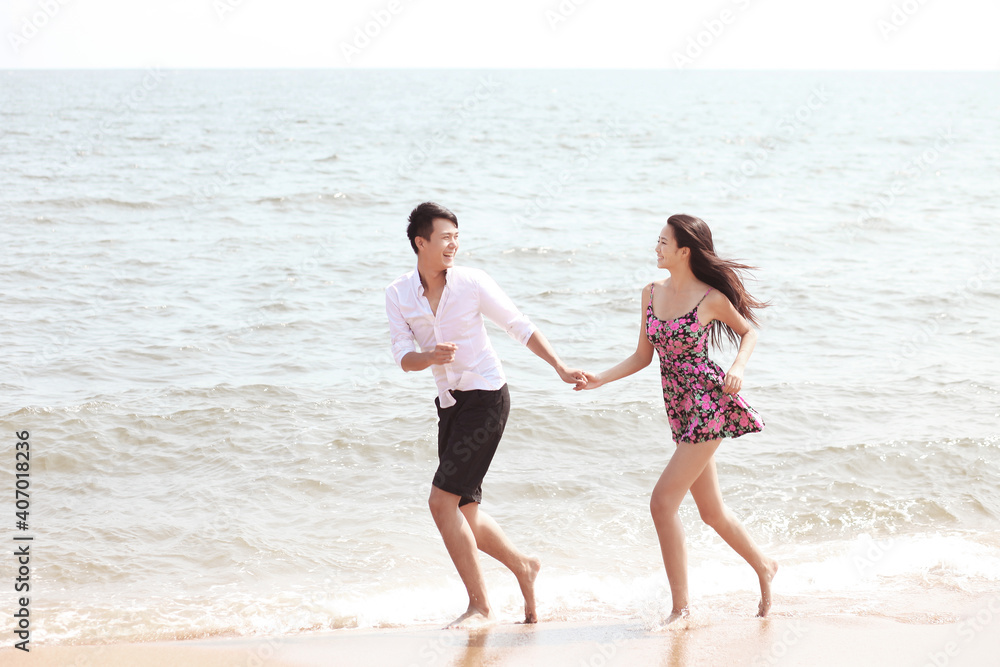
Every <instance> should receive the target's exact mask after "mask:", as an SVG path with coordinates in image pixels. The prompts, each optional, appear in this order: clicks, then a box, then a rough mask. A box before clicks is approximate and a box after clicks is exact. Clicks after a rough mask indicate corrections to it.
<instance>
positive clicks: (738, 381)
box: [705, 290, 757, 394]
mask: <svg viewBox="0 0 1000 667" xmlns="http://www.w3.org/2000/svg"><path fill="white" fill-rule="evenodd" d="M705 306H707V308H706V309H705V310H706V311H707V312H706V313H705V316H706V318H709V321H711V320H719V321H720V322H722V323H723V324H726V325H728V326H729V328H730V329H732V330H733V331H735V332H736V335H737V336H739V337H740V349H739V352H737V353H736V359H735V360H734V361H733V365H732V366H730V368H729V372H728V373H726V383H725V386H724V387H723V388H722V391H723V393H726V394H735V393H737V392H738V391H739V390H740V389H741V388H742V387H743V369H745V368H746V366H747V362H748V361H750V355H751V354H752V353H753V348H754V346H755V345H756V344H757V331H756V330H755V329H754V328H753V327H752V326H750V323H749V322H747V320H746V318H745V317H743V316H742V315H740V312H739V311H738V310H736V307H735V306H733V304H732V303H731V302H730V301H729V299H728V298H726V295H725V294H723V293H722V292H720V291H719V290H712V292H711V293H710V294H709V295H708V297H707V298H706V299H705Z"/></svg>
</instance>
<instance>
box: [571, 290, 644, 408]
mask: <svg viewBox="0 0 1000 667" xmlns="http://www.w3.org/2000/svg"><path fill="white" fill-rule="evenodd" d="M649 287H650V286H649V285H646V287H644V288H643V290H642V300H641V303H640V306H641V308H640V310H641V311H642V317H641V319H640V321H639V342H638V343H637V344H636V346H635V352H633V353H632V355H631V356H629V357H627V358H626V359H625V360H624V361H623V362H621V363H620V364H618V365H617V366H615V367H613V368H609V369H608V370H606V371H604V372H603V373H598V374H596V375H595V374H591V373H584V375H586V376H587V384H586V386H584V387H580V386H577V387H574V389H575V390H576V391H580V390H581V389H597V388H598V387H600V386H601V385H602V384H607V383H608V382H614V381H615V380H620V379H622V378H623V377H627V376H629V375H632V374H633V373H637V372H638V371H641V370H642V369H643V368H645V367H646V366H648V365H649V364H650V362H651V361H653V344H652V343H650V342H649V338H647V337H646V304H648V303H649Z"/></svg>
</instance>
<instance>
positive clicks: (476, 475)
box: [385, 202, 586, 627]
mask: <svg viewBox="0 0 1000 667" xmlns="http://www.w3.org/2000/svg"><path fill="white" fill-rule="evenodd" d="M406 233H407V236H408V237H409V239H410V246H411V247H412V248H413V251H414V252H415V253H416V254H417V268H416V269H415V270H413V271H411V272H409V273H407V274H405V275H403V276H400V277H399V278H398V279H397V280H396V281H395V282H393V283H392V284H391V285H389V286H388V287H387V288H386V290H385V306H386V313H387V314H388V316H389V331H390V334H391V335H392V351H393V355H394V356H395V358H396V362H397V363H398V364H399V365H400V366H401V367H402V369H403V370H404V371H422V370H425V369H427V368H430V369H431V370H432V372H433V374H434V379H435V380H436V381H437V388H438V396H437V398H436V399H435V400H434V403H435V405H436V406H437V412H438V469H437V472H435V474H434V481H433V483H432V486H431V495H430V499H429V500H428V503H429V504H430V510H431V515H432V516H433V517H434V523H435V524H437V528H438V531H440V533H441V537H442V538H443V539H444V544H445V547H446V548H447V549H448V554H449V555H450V556H451V559H452V561H453V562H454V563H455V567H456V568H457V569H458V574H459V576H460V577H461V578H462V583H464V584H465V588H466V590H467V591H468V593H469V608H468V610H466V612H465V613H464V614H462V615H461V616H459V617H458V618H457V619H455V621H453V622H452V623H451V624H449V627H457V626H469V625H479V624H485V623H488V622H492V621H494V620H495V617H494V614H493V609H492V608H491V607H490V602H489V599H488V598H487V596H486V585H485V582H484V580H483V575H482V571H481V570H480V567H479V555H478V551H477V548H478V549H481V550H482V551H484V552H485V553H487V554H489V555H490V556H493V557H494V558H496V559H497V560H498V561H500V562H501V563H503V564H504V565H506V566H507V568H508V569H510V571H511V572H513V573H514V576H515V577H517V582H518V584H519V585H520V587H521V593H522V594H523V595H524V622H525V623H534V622H536V620H537V616H536V613H535V591H534V588H535V577H536V576H538V570H539V569H540V568H541V563H540V561H539V560H538V559H537V558H530V557H527V556H525V555H524V554H522V553H521V552H520V551H518V550H517V549H516V548H515V547H514V545H513V544H511V543H510V541H509V540H508V539H507V537H506V535H504V533H503V531H502V530H501V529H500V527H499V526H498V525H497V523H496V522H495V521H494V520H493V519H492V518H491V517H490V516H489V515H487V514H486V513H485V512H483V511H481V510H480V509H479V503H480V502H481V501H482V481H483V477H485V476H486V471H487V470H488V469H489V466H490V462H491V461H492V460H493V455H494V454H495V453H496V449H497V446H498V445H499V444H500V438H501V436H502V435H503V431H504V426H505V425H506V423H507V415H508V413H509V411H510V394H509V393H508V391H507V383H506V378H505V376H504V373H503V368H501V366H500V358H499V356H498V355H497V353H496V351H495V350H494V349H493V346H492V344H491V343H490V339H489V337H488V336H487V334H486V326H485V323H484V321H483V316H486V317H487V318H489V319H490V320H491V321H493V322H494V323H496V324H498V325H499V326H500V327H502V328H503V329H504V330H505V331H506V332H507V333H508V334H509V335H510V336H511V337H512V338H514V339H515V340H517V341H518V342H520V343H522V344H524V345H526V346H527V348H528V349H529V350H531V351H532V352H534V353H535V354H536V355H538V356H539V357H540V358H542V359H543V360H545V361H546V362H547V363H548V364H549V365H551V366H552V367H553V368H554V369H555V370H556V372H557V373H558V374H559V377H560V378H561V379H562V380H563V381H564V382H567V383H569V384H573V385H578V386H580V385H581V384H584V385H585V384H586V378H585V377H584V375H583V373H582V371H578V370H570V369H568V368H566V366H565V365H564V364H563V363H562V361H560V360H559V357H558V356H557V355H556V353H555V352H554V351H553V350H552V348H551V347H550V345H549V343H548V341H547V340H546V338H545V336H543V335H542V332H541V331H539V330H538V329H537V328H536V327H535V326H534V325H533V324H532V323H531V322H530V321H529V320H528V318H527V317H525V316H524V315H522V314H521V313H520V312H519V311H518V310H517V308H516V307H515V306H514V303H513V302H512V301H511V300H510V299H509V298H508V297H507V295H506V294H504V293H503V291H502V290H501V289H500V287H499V286H498V285H497V284H496V282H494V281H493V279H492V278H490V277H489V276H488V275H487V274H486V273H485V272H484V271H481V270H479V269H472V268H468V267H457V266H455V255H456V254H457V253H458V218H457V217H456V216H455V214H454V213H452V212H451V211H449V210H448V209H446V208H444V207H443V206H440V205H438V204H435V203H432V202H426V203H423V204H421V205H420V206H418V207H416V208H415V209H413V211H412V212H411V213H410V218H409V226H408V227H407V230H406ZM415 343H416V345H419V346H420V351H419V352H418V351H416V347H415Z"/></svg>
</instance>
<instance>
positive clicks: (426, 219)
mask: <svg viewBox="0 0 1000 667" xmlns="http://www.w3.org/2000/svg"><path fill="white" fill-rule="evenodd" d="M436 218H444V219H445V220H451V221H452V222H454V223H455V226H456V227H458V217H457V216H456V215H455V214H454V213H452V212H451V211H449V210H448V209H446V208H445V207H444V206H441V204H435V203H434V202H432V201H425V202H424V203H423V204H421V205H420V206H418V207H416V208H415V209H413V210H412V211H410V224H409V225H407V227H406V236H407V237H409V239H410V247H411V248H413V252H417V237H418V236H419V237H421V238H425V239H427V240H428V241H430V240H431V234H432V233H433V232H434V220H435V219H436Z"/></svg>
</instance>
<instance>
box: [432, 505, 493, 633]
mask: <svg viewBox="0 0 1000 667" xmlns="http://www.w3.org/2000/svg"><path fill="white" fill-rule="evenodd" d="M459 500H461V497H460V496H457V495H455V494H454V493H448V492H447V491H442V490H441V489H439V488H437V487H436V486H432V487H431V495H430V498H429V499H428V501H427V502H428V505H430V509H431V515H432V516H433V517H434V523H435V524H437V529H438V532H440V533H441V537H442V539H444V546H445V548H447V549H448V555H449V556H451V561H452V562H453V563H454V564H455V568H456V569H457V570H458V576H459V577H461V578H462V583H463V584H465V590H466V591H468V593H469V608H468V609H467V610H466V612H465V613H464V614H462V615H461V616H459V617H458V618H457V619H455V620H454V621H452V622H451V623H449V624H448V627H449V628H451V627H458V626H460V625H461V626H468V625H482V624H485V623H491V622H493V621H495V620H496V619H495V616H494V615H493V610H492V609H491V608H490V601H489V599H488V598H487V597H486V582H485V581H484V579H483V572H482V570H481V569H480V567H479V551H478V549H477V545H476V536H475V535H474V534H473V532H472V528H471V527H470V526H469V522H468V520H466V518H465V514H463V513H462V512H461V511H459V509H458V501H459Z"/></svg>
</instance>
